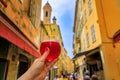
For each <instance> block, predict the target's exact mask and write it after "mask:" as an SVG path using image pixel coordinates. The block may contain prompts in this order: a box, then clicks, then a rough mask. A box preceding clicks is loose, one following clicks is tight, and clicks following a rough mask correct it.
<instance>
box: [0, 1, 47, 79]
mask: <svg viewBox="0 0 120 80" xmlns="http://www.w3.org/2000/svg"><path fill="white" fill-rule="evenodd" d="M41 1H42V0H0V80H16V79H17V78H18V77H19V76H21V75H22V74H23V73H24V72H25V71H26V70H27V69H28V68H29V67H30V65H31V64H32V62H33V61H34V59H35V58H36V57H39V56H40V53H39V46H40V40H41V39H40V26H41V20H40V17H41V16H40V15H41ZM46 36H47V35H46Z"/></svg>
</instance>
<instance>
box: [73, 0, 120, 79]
mask: <svg viewBox="0 0 120 80" xmlns="http://www.w3.org/2000/svg"><path fill="white" fill-rule="evenodd" d="M108 3H109V4H108ZM77 4H79V5H80V6H81V8H80V9H79V10H78V9H77V11H76V14H79V13H78V12H81V14H79V16H77V17H78V18H80V20H79V21H77V19H76V18H75V26H74V27H75V28H76V27H80V28H81V26H79V25H78V26H76V24H77V23H78V24H79V23H80V24H81V25H82V28H81V29H82V30H81V31H78V30H80V29H76V30H77V31H74V41H76V40H77V41H80V52H77V51H76V49H78V47H76V46H75V45H78V43H77V42H76V43H75V42H74V54H75V57H74V59H75V58H76V59H75V61H76V60H77V58H78V57H79V58H82V57H83V56H84V55H85V58H84V59H83V60H84V61H85V63H86V67H85V68H86V70H89V72H90V76H91V75H92V74H93V72H94V71H98V72H99V73H100V76H101V78H102V80H113V79H114V80H119V79H120V76H119V75H120V73H119V72H120V68H119V67H118V66H120V63H119V58H120V55H119V54H118V53H119V52H120V50H119V49H120V47H119V45H120V44H119V40H120V38H119V29H120V26H119V19H120V18H119V17H120V14H119V13H120V10H119V9H120V8H119V1H113V0H97V1H94V0H88V1H87V0H79V3H77ZM76 7H77V8H78V6H76ZM81 22H82V23H81ZM79 32H80V36H79V37H78V33H79ZM76 53H78V54H76ZM78 63H79V64H80V63H82V62H81V61H80V62H78ZM84 71H85V70H84V69H83V72H84Z"/></svg>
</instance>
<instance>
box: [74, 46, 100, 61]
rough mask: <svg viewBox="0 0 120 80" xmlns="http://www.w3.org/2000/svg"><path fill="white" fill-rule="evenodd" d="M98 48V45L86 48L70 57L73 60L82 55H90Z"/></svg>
mask: <svg viewBox="0 0 120 80" xmlns="http://www.w3.org/2000/svg"><path fill="white" fill-rule="evenodd" d="M99 49H100V48H99V47H96V48H94V49H91V50H88V51H84V52H80V53H77V54H76V55H75V56H74V57H73V58H72V59H73V60H75V59H77V58H79V57H80V56H83V55H91V54H93V53H95V52H96V51H98V50H99Z"/></svg>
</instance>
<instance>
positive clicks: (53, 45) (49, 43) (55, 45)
mask: <svg viewBox="0 0 120 80" xmlns="http://www.w3.org/2000/svg"><path fill="white" fill-rule="evenodd" d="M47 47H48V48H49V50H50V52H49V54H48V56H47V58H46V60H48V61H51V60H54V59H56V58H58V57H59V55H60V52H61V47H60V44H59V42H58V41H57V40H44V41H42V42H41V45H40V53H41V55H43V54H44V52H45V49H46V48H47Z"/></svg>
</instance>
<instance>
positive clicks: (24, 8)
mask: <svg viewBox="0 0 120 80" xmlns="http://www.w3.org/2000/svg"><path fill="white" fill-rule="evenodd" d="M32 1H33V3H32V5H34V8H31V4H30V3H31V2H32ZM4 2H5V4H6V5H7V7H5V8H4V7H1V9H2V11H3V12H4V13H5V14H6V15H7V16H8V18H9V19H10V20H11V21H12V22H13V23H14V24H15V25H16V26H17V28H18V29H19V30H20V31H21V32H22V33H23V34H24V35H25V36H26V37H27V38H28V39H29V40H30V41H31V42H32V43H33V44H34V45H35V46H36V47H38V46H39V43H37V42H39V41H38V40H39V36H40V35H38V34H39V31H38V30H39V29H38V28H39V25H40V14H39V13H41V0H37V1H35V2H34V0H24V1H23V2H22V0H12V1H11V0H6V1H4ZM33 12H34V14H33ZM30 14H31V15H30ZM31 16H34V17H31ZM31 18H32V19H34V20H31ZM34 22H36V24H35V23H34Z"/></svg>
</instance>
